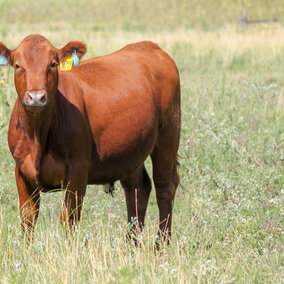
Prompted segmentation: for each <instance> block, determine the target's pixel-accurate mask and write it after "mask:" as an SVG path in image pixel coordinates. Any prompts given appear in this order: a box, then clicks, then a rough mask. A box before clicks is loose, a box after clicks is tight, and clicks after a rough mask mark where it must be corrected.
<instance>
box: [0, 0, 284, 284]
mask: <svg viewBox="0 0 284 284" xmlns="http://www.w3.org/2000/svg"><path fill="white" fill-rule="evenodd" d="M47 2H48V4H50V3H52V5H51V4H50V5H48V4H45V2H43V3H40V4H38V3H36V4H34V6H29V1H5V2H4V1H1V2H0V7H1V9H2V10H3V9H4V10H3V11H6V12H7V13H5V14H4V15H3V17H1V19H0V21H1V26H0V40H1V41H3V42H4V43H5V44H7V46H8V47H10V48H15V47H16V46H17V45H18V44H19V41H20V40H21V39H22V38H23V37H24V36H26V35H27V34H29V33H35V32H39V33H41V34H43V35H45V36H47V37H48V38H49V39H50V40H51V42H52V43H54V44H55V45H56V46H57V47H61V46H63V45H64V44H65V43H66V42H68V41H69V40H77V39H78V40H84V41H85V42H86V43H87V44H88V53H87V56H86V58H88V57H92V56H96V55H101V54H106V53H109V52H112V51H115V50H117V49H118V48H121V47H122V46H124V45H125V44H127V43H130V42H135V41H139V40H144V39H149V40H153V41H154V42H156V43H158V44H159V45H160V46H161V47H162V48H163V49H164V50H166V51H167V52H168V53H169V54H170V55H171V56H172V57H173V58H174V60H175V61H176V63H177V65H178V68H179V70H180V76H181V85H182V137H181V145H180V151H179V155H180V164H181V167H180V177H181V186H180V187H179V189H178V191H177V195H176V202H175V208H174V220H173V239H172V245H171V246H169V247H164V248H162V249H161V251H160V252H158V253H155V252H153V244H154V241H155V236H156V233H157V227H158V208H157V204H156V200H155V192H154V190H153V192H152V194H151V197H150V202H149V207H148V211H147V218H146V227H145V231H144V233H143V234H142V236H141V239H142V247H141V248H139V249H136V248H135V247H133V246H132V245H131V244H129V243H127V242H125V233H126V230H127V224H126V206H125V201H124V193H123V190H122V189H121V187H120V186H119V189H118V192H117V193H116V195H115V197H114V198H111V197H109V196H107V195H106V194H105V193H104V192H103V190H102V189H101V188H100V187H99V186H90V187H89V188H88V191H87V196H86V200H85V204H84V208H83V216H82V222H81V225H80V228H79V230H78V232H77V234H76V235H75V236H74V238H73V239H72V240H66V238H65V235H64V231H63V229H62V228H61V226H60V222H59V215H60V209H61V204H62V201H63V196H64V193H53V194H43V195H42V197H43V198H42V202H41V211H40V216H39V222H38V226H37V228H36V234H35V241H34V243H33V244H32V245H30V246H26V245H25V244H24V241H23V240H22V238H21V233H20V228H19V217H18V215H19V212H18V201H17V198H18V197H17V189H16V185H15V180H14V173H13V171H14V162H13V159H12V157H11V155H10V153H9V150H8V146H7V142H6V141H7V128H8V123H9V116H10V113H11V110H12V106H13V102H14V100H15V98H16V92H15V89H14V86H13V79H12V73H13V71H12V70H11V72H10V74H9V75H7V69H6V68H1V69H0V80H1V79H3V80H5V82H7V83H8V88H5V86H3V85H1V86H0V155H1V156H0V260H1V265H0V280H1V281H0V282H1V283H23V282H25V283H78V282H79V283H137V282H138V283H190V282H192V283H281V282H283V280H284V254H283V250H284V246H283V243H284V222H283V214H284V211H283V201H284V79H283V78H284V69H283V66H284V40H283V39H284V28H283V26H282V22H281V18H280V17H281V15H282V17H283V5H282V6H281V1H254V2H252V3H250V4H248V3H245V1H230V5H226V4H225V3H227V1H209V2H208V5H204V1H177V2H175V1H157V2H154V4H152V5H153V6H152V5H151V4H150V1H144V2H142V1H114V0H113V1H110V0H108V1H105V2H104V4H101V3H99V2H98V1H94V3H92V4H91V3H87V1H80V3H79V4H78V5H79V7H80V9H79V8H78V9H75V8H76V6H75V4H73V5H72V7H71V8H70V10H69V11H73V12H74V13H73V14H72V15H74V16H73V17H72V18H71V19H70V20H68V21H67V17H68V11H67V9H62V10H60V9H58V7H59V4H58V3H59V2H58V1H52V0H49V1H47ZM68 2H70V1H66V2H65V5H66V7H67V6H68V7H70V6H69V5H68ZM272 2H273V5H268V3H272ZM16 3H19V4H18V5H16ZM72 3H74V2H73V1H72ZM143 3H144V4H143ZM151 3H153V2H151ZM206 3H207V2H206ZM216 3H219V4H218V5H221V6H220V7H221V9H219V10H218V9H213V7H214V5H217V4H216ZM119 5H121V6H119ZM202 5H203V6H204V8H203V6H202ZM243 5H248V6H249V9H250V10H249V11H250V13H251V15H254V16H253V17H254V18H261V17H263V18H273V17H278V18H279V21H280V23H277V24H271V25H269V24H261V25H254V26H253V25H252V26H248V27H241V26H238V25H236V22H234V21H235V19H236V17H237V15H238V14H241V13H242V6H243ZM39 7H42V8H41V9H40V8H39ZM51 7H52V8H51ZM86 7H87V8H88V9H87V8H86ZM184 7H185V8H184ZM189 7H193V8H192V9H193V11H194V13H192V14H194V15H192V14H191V15H189V16H188V17H186V16H184V15H185V13H186V10H187V9H189ZM281 9H282V10H281ZM27 11H28V12H29V13H27ZM143 11H144V12H143ZM224 11H225V12H226V13H225V12H224ZM281 11H282V13H281ZM19 12H21V17H20V14H19ZM146 12H149V14H148V15H149V17H151V19H154V18H155V19H154V20H153V21H151V20H149V19H147V18H144V17H143V15H144V14H145V13H146ZM56 13H59V14H60V19H61V20H62V22H58V23H54V22H53V21H54V20H55V19H59V18H58V17H59V16H58V15H57V14H56ZM92 13H94V14H92ZM143 13H144V14H143ZM56 15H57V16H56ZM61 15H62V17H61ZM91 15H94V20H90V21H89V19H91V18H92V17H91ZM1 16H2V15H1ZM168 16H169V17H170V16H172V17H173V21H172V22H171V21H170V22H169V21H168ZM218 16H219V17H218ZM28 17H30V20H28ZM192 23H193V24H192ZM192 27H193V28H192ZM189 28H190V29H189ZM7 77H9V79H8V80H7V79H6V78H7ZM147 168H148V170H149V172H151V165H150V161H147Z"/></svg>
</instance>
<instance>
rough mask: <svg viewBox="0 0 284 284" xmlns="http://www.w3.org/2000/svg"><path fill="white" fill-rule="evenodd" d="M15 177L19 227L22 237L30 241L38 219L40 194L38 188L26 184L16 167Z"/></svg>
mask: <svg viewBox="0 0 284 284" xmlns="http://www.w3.org/2000/svg"><path fill="white" fill-rule="evenodd" d="M15 177H16V183H17V188H18V194H19V203H20V219H21V227H22V230H23V235H24V236H25V237H27V238H28V240H29V241H30V240H32V238H33V233H34V227H35V224H36V221H37V218H38V213H39V202H40V193H39V189H38V188H34V187H32V186H31V185H30V184H29V183H28V181H27V180H26V179H25V177H24V176H23V175H22V173H21V172H20V170H19V169H18V167H17V166H16V168H15Z"/></svg>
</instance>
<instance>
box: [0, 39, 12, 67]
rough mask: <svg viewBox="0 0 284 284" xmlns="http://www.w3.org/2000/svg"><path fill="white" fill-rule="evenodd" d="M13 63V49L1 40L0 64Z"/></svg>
mask: <svg viewBox="0 0 284 284" xmlns="http://www.w3.org/2000/svg"><path fill="white" fill-rule="evenodd" d="M7 64H10V65H12V64H13V63H12V50H10V49H9V48H7V47H6V46H5V45H4V44H3V43H2V42H0V65H7Z"/></svg>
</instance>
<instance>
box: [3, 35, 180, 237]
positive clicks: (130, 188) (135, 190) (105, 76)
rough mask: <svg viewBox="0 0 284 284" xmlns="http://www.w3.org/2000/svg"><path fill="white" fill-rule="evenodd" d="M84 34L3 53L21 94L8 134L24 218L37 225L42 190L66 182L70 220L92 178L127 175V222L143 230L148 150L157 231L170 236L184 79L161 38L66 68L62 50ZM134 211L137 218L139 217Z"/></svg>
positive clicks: (32, 41)
mask: <svg viewBox="0 0 284 284" xmlns="http://www.w3.org/2000/svg"><path fill="white" fill-rule="evenodd" d="M74 49H76V51H77V55H78V56H79V58H81V57H82V56H83V55H84V54H85V52H86V45H85V44H84V43H82V42H69V43H68V44H67V45H66V46H65V47H63V48H62V49H57V48H55V47H54V46H53V45H52V44H51V43H50V42H49V41H48V40H47V39H46V38H44V37H42V36H39V35H31V36H28V37H26V38H25V39H24V40H23V41H22V42H21V43H20V45H19V47H18V48H16V49H14V50H9V49H8V48H6V47H5V46H4V45H3V44H2V43H0V53H1V54H4V55H5V56H6V57H8V59H9V63H10V64H11V65H12V66H14V69H15V75H14V76H15V86H16V90H17V93H18V98H17V100H16V103H15V107H14V109H13V112H12V115H11V120H10V126H9V133H8V142H9V147H10V150H11V153H12V155H13V157H14V159H15V162H16V181H17V187H18V193H19V200H20V208H21V210H20V213H21V224H22V227H23V229H24V230H26V229H28V231H30V232H32V231H33V228H34V224H35V221H36V219H37V215H38V210H39V196H40V192H41V191H45V192H46V191H49V190H53V189H58V188H64V189H66V197H65V203H64V205H63V209H62V213H61V220H62V222H63V223H69V224H70V225H73V224H75V223H76V221H78V220H79V219H80V210H81V206H82V202H83V197H84V195H85V191H86V186H87V184H106V183H112V182H114V181H116V180H120V182H121V184H122V186H123V188H124V189H125V195H126V204H127V211H128V222H133V220H137V221H138V222H136V224H135V227H136V229H139V230H141V229H142V227H143V225H144V217H145V212H146V207H147V202H148V198H149V194H150V191H151V181H150V179H149V176H148V174H147V172H146V169H145V167H144V161H145V159H146V158H147V157H148V156H149V155H150V156H151V159H152V163H153V180H154V184H155V188H156V196H157V203H158V206H159V212H160V230H159V234H160V236H162V237H163V238H164V239H168V237H169V236H170V231H171V219H172V208H173V201H174V196H175V191H176V187H177V185H178V183H179V178H178V174H177V166H176V164H177V151H178V146H179V137H180V82H179V75H178V71H177V68H176V65H175V63H174V62H173V60H172V59H171V58H170V57H169V56H168V55H167V54H166V53H165V52H164V51H162V50H161V49H160V48H159V47H158V46H157V45H155V44H153V43H151V42H140V43H135V44H131V45H127V46H126V47H124V48H122V49H121V50H119V51H117V52H115V53H113V54H110V55H107V56H102V57H96V58H92V59H88V60H85V61H82V62H81V63H80V64H79V65H78V66H73V68H72V70H71V71H59V67H58V65H59V63H60V60H62V58H63V57H64V56H65V55H67V54H71V53H72V52H73V50H74ZM135 217H136V218H135Z"/></svg>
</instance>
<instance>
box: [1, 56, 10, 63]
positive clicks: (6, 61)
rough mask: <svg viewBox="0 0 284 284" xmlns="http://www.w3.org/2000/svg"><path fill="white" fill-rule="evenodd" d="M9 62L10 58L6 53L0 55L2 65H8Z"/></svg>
mask: <svg viewBox="0 0 284 284" xmlns="http://www.w3.org/2000/svg"><path fill="white" fill-rule="evenodd" d="M7 64H8V58H7V57H6V56H4V55H0V65H7Z"/></svg>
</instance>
